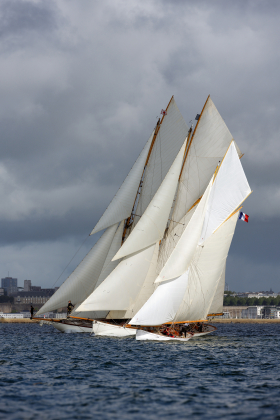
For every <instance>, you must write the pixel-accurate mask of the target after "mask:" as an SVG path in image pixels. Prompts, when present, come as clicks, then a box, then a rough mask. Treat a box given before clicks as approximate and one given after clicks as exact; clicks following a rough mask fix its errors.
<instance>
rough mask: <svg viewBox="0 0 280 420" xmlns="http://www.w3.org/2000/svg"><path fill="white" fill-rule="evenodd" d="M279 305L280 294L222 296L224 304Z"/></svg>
mask: <svg viewBox="0 0 280 420" xmlns="http://www.w3.org/2000/svg"><path fill="white" fill-rule="evenodd" d="M266 305H268V306H280V295H279V296H277V297H260V298H256V297H253V298H246V297H239V296H230V295H229V294H227V296H225V297H224V306H266Z"/></svg>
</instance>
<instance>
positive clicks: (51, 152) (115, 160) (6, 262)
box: [0, 0, 280, 292]
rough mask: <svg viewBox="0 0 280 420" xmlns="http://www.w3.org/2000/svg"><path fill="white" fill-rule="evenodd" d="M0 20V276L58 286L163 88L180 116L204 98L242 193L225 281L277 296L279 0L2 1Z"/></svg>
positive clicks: (196, 109)
mask: <svg viewBox="0 0 280 420" xmlns="http://www.w3.org/2000/svg"><path fill="white" fill-rule="evenodd" d="M0 18H1V25H0V37H1V38H0V40H1V42H0V75H1V77H0V134H1V142H0V200H1V205H0V232H1V235H0V246H1V247H0V269H1V270H0V275H1V277H5V276H7V275H8V273H9V275H10V276H12V277H17V278H18V284H19V285H23V280H24V279H31V280H32V283H33V284H34V285H40V286H43V287H52V286H53V285H54V283H55V282H56V285H60V284H61V283H62V281H63V280H64V279H65V278H66V277H67V275H68V274H69V273H70V272H71V270H72V268H74V267H75V266H76V265H77V263H78V262H79V260H80V259H82V258H83V256H84V254H85V252H86V251H87V249H89V248H90V247H91V246H92V245H93V243H94V242H95V240H96V237H95V235H94V236H93V237H90V238H88V239H87V240H86V242H85V243H84V240H85V239H86V238H87V237H88V234H89V232H90V231H91V230H92V228H93V227H94V225H95V223H96V222H97V220H98V219H99V217H100V215H101V214H102V212H103V211H104V209H105V208H106V207H107V205H108V203H109V202H110V201H111V199H112V197H113V195H114V194H115V192H116V191H117V189H118V188H119V186H120V184H121V183H122V181H123V179H124V178H125V176H126V175H127V173H128V171H129V170H130V168H131V166H132V165H133V163H134V161H135V159H136V158H137V156H138V154H139V153H140V151H141V149H142V148H143V146H144V144H145V143H146V141H147V139H148V137H149V135H150V133H151V131H152V129H153V127H154V125H155V123H156V121H157V116H158V115H159V113H160V110H161V109H162V108H165V107H166V105H167V104H168V102H169V100H170V98H171V96H172V95H174V97H175V100H176V102H177V104H178V107H179V109H180V111H181V113H182V115H183V117H184V119H185V121H186V122H187V123H188V122H189V121H190V120H191V119H193V118H194V117H195V115H196V113H200V111H201V109H202V107H203V105H204V102H205V100H206V98H207V96H208V94H211V98H212V100H213V101H214V103H215V105H216V106H217V108H218V110H219V112H220V114H221V115H222V117H223V119H224V120H225V122H226V124H227V126H228V127H229V130H230V131H231V133H232V135H233V137H234V139H235V140H236V142H237V144H238V146H239V147H240V149H241V150H242V151H243V152H244V153H245V156H244V157H243V158H242V164H243V167H244V169H245V172H246V174H247V178H248V181H249V183H250V186H251V188H252V189H253V190H254V191H253V194H252V195H251V196H250V198H249V199H248V200H247V201H246V203H245V205H244V212H245V213H247V214H249V216H250V218H249V220H250V221H249V223H248V224H247V223H242V222H238V225H237V229H236V234H235V236H234V239H233V243H232V246H231V249H230V255H229V258H228V266H227V278H226V281H227V283H228V284H229V287H230V289H231V290H236V291H238V290H240V291H248V290H269V289H270V287H271V288H272V289H273V290H274V291H277V292H279V291H280V282H279V280H280V258H279V248H280V247H279V234H280V186H279V179H280V143H279V140H280V118H279V108H280V107H279V105H280V104H279V102H280V100H279V98H280V92H279V90H280V89H279V75H280V68H279V64H280V60H279V54H280V49H279V40H280V25H279V19H280V2H279V1H269V2H267V1H258V0H252V1H246V0H240V1H238V0H235V1H234V2H230V1H227V2H225V1H219V0H216V1H212V2H210V1H206V0H205V1H196V2H193V1H187V0H182V1H179V0H177V1H176V0H172V1H168V0H158V1H156V0H155V1H153V0H142V1H141V2H140V1H139V0H129V1H128V0H127V1H121V0H114V1H109V0H108V1H107V0H102V1H93V0H83V1H79V0H64V1H63V0H57V1H52V0H48V1H40V0H38V1H37V0H34V1H33V0H28V1H27V0H6V1H5V0H2V1H1V2H0ZM80 247H81V248H80ZM79 249H80V250H79ZM78 250H79V252H78V254H77V255H76V257H75V258H74V260H72V262H71V263H70V264H69V262H70V261H71V259H72V257H73V256H74V254H75V253H76V252H77V251H78ZM68 264H69V265H68ZM66 267H67V268H66Z"/></svg>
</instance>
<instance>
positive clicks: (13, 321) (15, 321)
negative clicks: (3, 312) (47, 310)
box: [0, 318, 44, 324]
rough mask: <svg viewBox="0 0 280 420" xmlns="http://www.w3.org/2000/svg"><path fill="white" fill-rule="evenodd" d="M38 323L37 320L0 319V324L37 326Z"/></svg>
mask: <svg viewBox="0 0 280 420" xmlns="http://www.w3.org/2000/svg"><path fill="white" fill-rule="evenodd" d="M43 319H44V318H42V320H43ZM39 322H40V321H39V320H38V319H30V318H0V324H38V323H39Z"/></svg>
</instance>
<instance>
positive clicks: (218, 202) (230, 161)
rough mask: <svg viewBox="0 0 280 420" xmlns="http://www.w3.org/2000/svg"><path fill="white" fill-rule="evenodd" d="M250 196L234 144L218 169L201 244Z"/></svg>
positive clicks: (249, 189)
mask: <svg viewBox="0 0 280 420" xmlns="http://www.w3.org/2000/svg"><path fill="white" fill-rule="evenodd" d="M249 194H251V188H250V186H249V184H248V181H247V178H246V175H245V173H244V170H243V168H242V165H241V162H240V159H239V157H238V154H237V150H236V147H235V144H234V142H231V144H230V147H229V149H228V151H227V153H226V155H225V157H224V159H223V161H222V163H221V165H220V167H219V170H218V174H217V176H216V179H215V182H214V185H213V188H212V190H211V194H210V197H209V201H208V208H207V211H206V215H205V220H204V225H203V228H202V233H201V238H200V242H199V243H200V244H202V243H203V242H204V241H205V240H206V239H207V238H208V237H209V236H210V235H211V233H213V232H214V231H215V230H216V229H217V228H218V227H219V226H220V225H221V224H222V223H223V222H224V221H225V220H226V218H227V217H229V216H230V215H231V214H232V212H233V211H234V210H235V209H236V208H237V207H239V206H240V205H241V204H242V203H243V201H244V200H246V198H247V197H248V195H249Z"/></svg>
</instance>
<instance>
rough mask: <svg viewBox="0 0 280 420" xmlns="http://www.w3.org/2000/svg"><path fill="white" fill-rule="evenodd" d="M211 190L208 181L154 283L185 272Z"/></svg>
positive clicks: (200, 228)
mask: <svg viewBox="0 0 280 420" xmlns="http://www.w3.org/2000/svg"><path fill="white" fill-rule="evenodd" d="M211 188H212V180H210V182H209V185H208V187H207V188H206V191H205V193H204V194H203V197H202V199H201V200H200V202H199V204H198V206H197V208H196V210H195V212H194V214H193V216H192V218H191V220H190V221H189V223H188V225H187V226H186V228H185V230H184V231H183V233H182V235H181V237H180V239H179V240H178V242H177V245H176V247H175V248H174V250H173V252H172V253H171V255H170V257H169V258H168V260H167V262H166V264H165V266H164V267H163V269H162V270H161V272H160V274H159V276H158V278H157V280H156V283H158V282H161V281H165V280H170V279H174V278H175V277H179V276H181V275H182V274H183V273H184V272H185V271H187V268H188V266H189V264H190V262H191V259H192V257H193V255H194V253H195V250H196V246H197V243H198V240H199V238H200V235H201V230H202V226H203V222H204V216H205V212H206V208H207V204H208V199H209V195H210V192H211Z"/></svg>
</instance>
